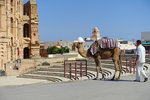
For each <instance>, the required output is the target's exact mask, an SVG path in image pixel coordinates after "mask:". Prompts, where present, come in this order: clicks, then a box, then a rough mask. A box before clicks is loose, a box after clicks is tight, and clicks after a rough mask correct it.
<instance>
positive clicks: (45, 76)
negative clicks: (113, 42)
mask: <svg viewBox="0 0 150 100" xmlns="http://www.w3.org/2000/svg"><path fill="white" fill-rule="evenodd" d="M134 56H135V55H122V67H123V71H122V76H125V75H131V74H133V73H129V72H127V71H126V59H127V60H131V61H133V58H134ZM86 60H87V75H86V71H85V67H84V66H83V68H82V72H83V73H82V77H80V68H79V66H80V64H77V78H75V64H72V65H71V68H72V70H71V71H72V74H71V76H70V74H69V73H70V71H69V66H67V65H66V70H65V72H66V74H65V77H64V62H60V63H58V64H55V65H53V66H46V67H45V68H44V67H43V68H40V69H37V70H34V71H30V72H27V73H25V74H23V75H20V76H18V77H19V78H28V79H40V80H48V81H49V82H70V81H75V80H86V79H93V78H95V76H96V69H95V63H94V60H93V59H92V58H89V59H86ZM82 63H84V62H82ZM78 65H79V66H78ZM102 66H103V70H104V73H105V77H106V78H108V79H109V78H110V79H111V78H112V76H113V73H114V71H115V70H114V64H113V62H112V60H111V59H107V60H102ZM149 67H150V55H147V56H146V63H145V66H144V70H145V71H146V72H150V71H149V70H150V68H149ZM132 71H133V69H132ZM99 74H100V76H101V73H99Z"/></svg>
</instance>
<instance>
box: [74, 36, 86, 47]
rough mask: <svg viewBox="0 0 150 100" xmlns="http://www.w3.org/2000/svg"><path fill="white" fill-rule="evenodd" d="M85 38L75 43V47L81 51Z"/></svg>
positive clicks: (80, 38)
mask: <svg viewBox="0 0 150 100" xmlns="http://www.w3.org/2000/svg"><path fill="white" fill-rule="evenodd" d="M83 42H84V40H83V38H82V37H79V38H78V40H77V41H74V43H73V45H74V46H75V47H76V48H77V49H79V48H80V47H81V46H83Z"/></svg>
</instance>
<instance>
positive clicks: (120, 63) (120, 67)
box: [117, 58, 122, 80]
mask: <svg viewBox="0 0 150 100" xmlns="http://www.w3.org/2000/svg"><path fill="white" fill-rule="evenodd" d="M118 64H119V69H120V71H119V76H118V78H117V79H118V80H119V79H120V76H121V74H122V60H121V58H119V61H118Z"/></svg>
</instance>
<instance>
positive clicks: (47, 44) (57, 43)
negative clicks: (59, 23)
mask: <svg viewBox="0 0 150 100" xmlns="http://www.w3.org/2000/svg"><path fill="white" fill-rule="evenodd" d="M43 44H44V48H45V49H47V48H48V47H52V46H62V47H68V48H69V49H70V50H72V48H73V41H46V42H44V43H43Z"/></svg>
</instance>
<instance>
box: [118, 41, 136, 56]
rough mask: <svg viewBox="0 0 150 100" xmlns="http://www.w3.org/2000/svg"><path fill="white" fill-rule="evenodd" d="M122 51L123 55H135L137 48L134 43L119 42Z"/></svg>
mask: <svg viewBox="0 0 150 100" xmlns="http://www.w3.org/2000/svg"><path fill="white" fill-rule="evenodd" d="M119 43H120V49H121V51H122V52H123V53H134V52H135V50H136V46H135V44H134V42H133V41H123V40H119Z"/></svg>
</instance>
